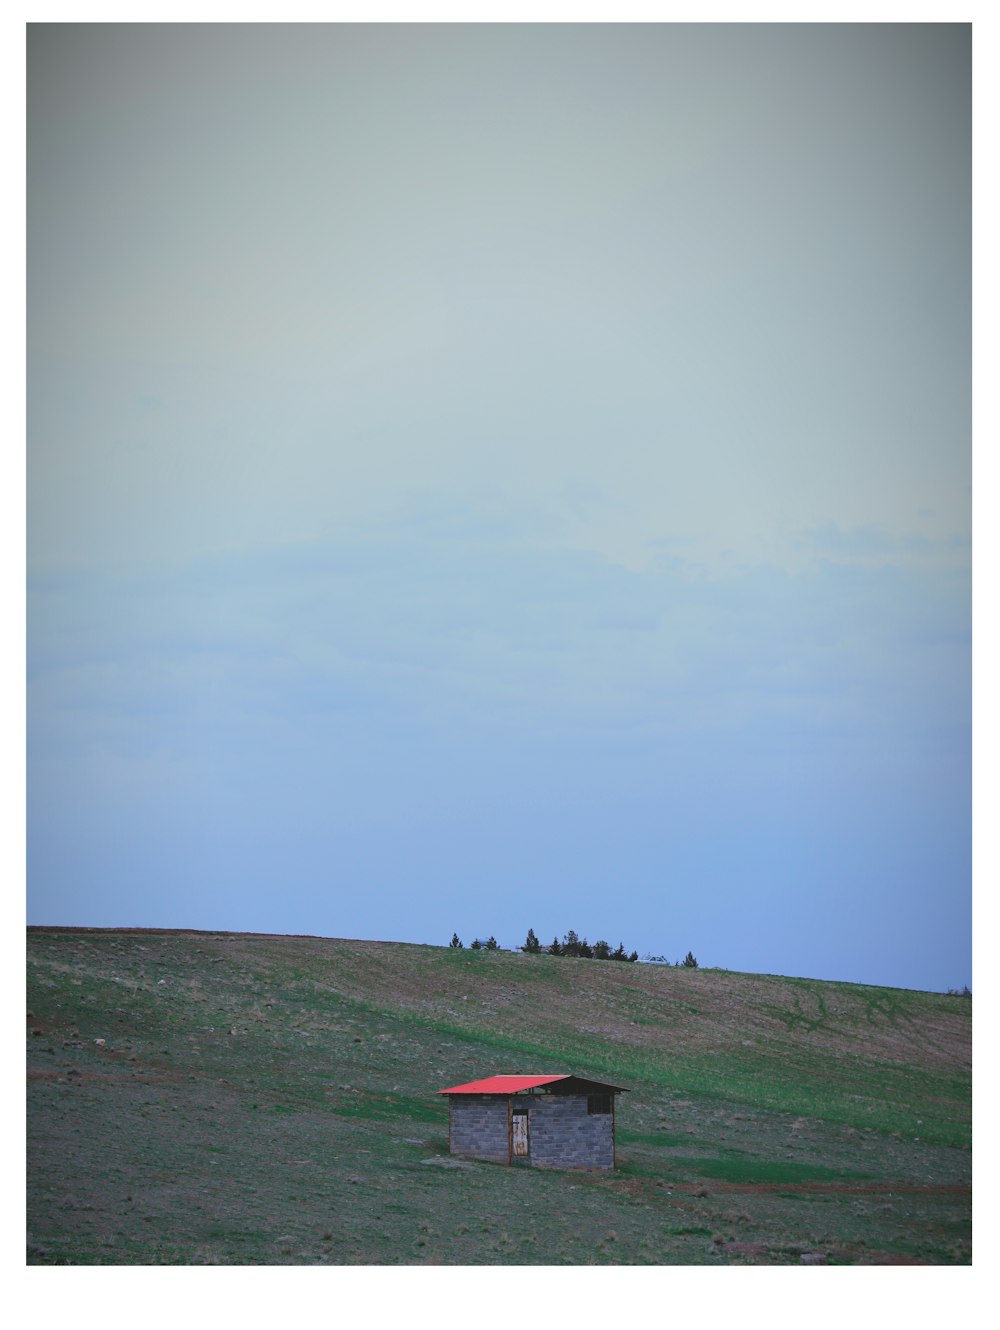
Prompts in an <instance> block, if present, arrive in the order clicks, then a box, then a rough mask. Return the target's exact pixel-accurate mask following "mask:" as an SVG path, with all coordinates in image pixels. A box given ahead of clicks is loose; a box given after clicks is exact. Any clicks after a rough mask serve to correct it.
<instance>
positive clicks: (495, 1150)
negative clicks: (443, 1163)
mask: <svg viewBox="0 0 1000 1330" xmlns="http://www.w3.org/2000/svg"><path fill="white" fill-rule="evenodd" d="M451 1152H452V1154H455V1155H472V1156H473V1157H474V1158H476V1159H498V1160H499V1161H500V1162H501V1163H503V1164H506V1163H507V1162H508V1161H509V1159H510V1141H509V1138H508V1135H507V1100H506V1098H505V1097H502V1096H499V1095H479V1094H476V1095H471V1094H469V1095H465V1094H463V1095H453V1096H452V1098H451Z"/></svg>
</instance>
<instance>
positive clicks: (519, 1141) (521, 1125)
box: [510, 1108, 528, 1159]
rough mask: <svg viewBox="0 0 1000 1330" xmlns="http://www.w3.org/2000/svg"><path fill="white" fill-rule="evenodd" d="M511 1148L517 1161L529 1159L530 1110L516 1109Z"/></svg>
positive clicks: (512, 1122) (512, 1125) (512, 1124)
mask: <svg viewBox="0 0 1000 1330" xmlns="http://www.w3.org/2000/svg"><path fill="white" fill-rule="evenodd" d="M510 1126H511V1132H510V1139H511V1148H512V1150H513V1154H514V1158H515V1159H527V1157H528V1110H527V1109H526V1108H520V1109H518V1108H515V1109H514V1115H513V1117H512V1118H511V1124H510Z"/></svg>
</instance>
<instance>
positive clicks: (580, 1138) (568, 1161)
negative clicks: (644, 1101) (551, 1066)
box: [438, 1074, 624, 1169]
mask: <svg viewBox="0 0 1000 1330" xmlns="http://www.w3.org/2000/svg"><path fill="white" fill-rule="evenodd" d="M623 1091H624V1087H623V1086H621V1085H607V1084H605V1083H604V1082H603V1081H591V1080H586V1079H585V1078H584V1077H582V1076H570V1075H567V1074H563V1075H560V1076H488V1077H487V1078H486V1079H485V1080H482V1081H469V1082H468V1083H467V1084H466V1085H453V1086H451V1088H450V1089H447V1090H439V1091H438V1093H439V1094H446V1095H447V1096H448V1148H449V1150H450V1151H451V1153H452V1154H454V1155H471V1156H472V1157H473V1158H476V1159H492V1160H495V1161H496V1162H497V1163H501V1164H534V1165H535V1166H537V1167H541V1168H546V1167H547V1168H602V1169H603V1168H614V1166H615V1095H618V1094H622V1093H623Z"/></svg>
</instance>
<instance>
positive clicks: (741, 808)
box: [27, 24, 971, 989]
mask: <svg viewBox="0 0 1000 1330" xmlns="http://www.w3.org/2000/svg"><path fill="white" fill-rule="evenodd" d="M28 53H29V60H28V246H29V249H28V253H29V287H28V317H29V324H28V331H29V336H28V527H27V535H28V702H27V706H28V841H27V845H28V907H27V912H28V921H29V923H62V924H92V925H116V924H119V925H126V924H136V925H143V924H144V925H149V926H164V927H168V926H176V927H188V928H197V927H205V928H212V929H217V928H218V929H222V928H225V929H247V930H265V931H272V932H308V933H316V934H323V935H329V936H350V937H379V938H390V939H396V940H400V941H427V942H440V943H444V942H446V941H447V940H448V938H450V936H451V933H452V931H453V930H454V929H457V930H458V931H459V933H460V934H462V936H463V937H465V938H466V939H467V940H471V937H472V936H474V935H476V934H477V933H478V934H480V935H482V936H485V935H487V934H488V933H494V934H495V935H496V936H497V937H498V938H499V939H500V940H501V942H505V943H509V944H511V945H513V944H516V943H518V942H520V941H522V940H523V938H524V935H525V933H526V932H527V929H528V928H529V927H533V928H534V929H535V931H536V933H538V935H539V936H540V937H543V938H545V939H546V940H547V939H549V938H551V937H552V936H553V934H556V933H558V934H559V935H560V936H561V935H562V934H563V933H564V932H565V931H566V930H567V929H569V928H574V929H576V930H577V931H578V932H580V933H584V934H586V935H587V936H588V937H590V938H591V940H594V939H596V938H598V937H605V938H607V939H608V940H610V941H611V942H612V944H613V945H614V944H617V942H618V941H619V940H621V941H624V942H625V944H626V946H627V947H628V948H632V947H635V948H637V949H638V950H639V951H640V953H646V952H653V953H657V954H659V953H665V954H667V955H669V956H670V957H671V959H674V958H677V957H681V956H683V955H684V954H685V952H686V951H687V950H688V949H691V950H693V951H694V952H695V954H696V955H697V956H698V958H699V960H700V961H701V963H702V964H705V965H719V966H724V967H726V968H731V969H740V970H753V971H768V972H778V973H787V974H804V975H814V976H819V977H826V978H831V979H844V980H857V981H863V982H869V983H883V984H899V985H903V986H907V987H916V988H937V989H941V988H947V987H952V986H961V984H963V983H965V982H970V983H971V678H970V674H971V654H970V652H971V640H970V639H971V570H970V566H971V547H970V526H971V522H970V505H971V439H970V432H971V431H970V415H971V400H970V374H971V360H970V356H971V351H970V303H971V299H970V221H971V215H970V187H971V180H970V151H971V142H970V139H971V135H970V102H969V97H970V69H969V55H970V50H969V29H968V27H965V26H962V25H954V26H950V25H934V26H924V27H921V26H913V25H897V26H879V25H871V26H868V25H865V26H852V25H820V26H814V27H805V26H804V27H798V26H788V25H777V26H771V25H767V26H764V25H759V26H755V25H749V26H727V25H722V26H698V25H691V26H679V25H669V24H667V25H658V26H656V25H654V26H647V27H641V26H640V27H635V26H625V25H623V26H615V25H610V26H602V27H587V26H573V25H567V26H559V27H548V26H531V25H524V26H521V25H510V26H481V27H469V28H466V27H456V26H444V27H441V26H432V25H425V26H392V25H390V26H388V27H365V26H360V27H358V26H353V27H348V26H343V25H339V26H338V25H330V26H325V27H319V28H315V29H306V28H301V27H281V26H277V27H273V26H267V27H241V26H231V27H211V26H206V27H200V26H184V25H181V26H176V27H129V26H115V25H111V26H96V25H94V26H83V27H72V26H64V25H51V26H46V27H44V28H37V27H36V28H35V29H34V30H33V31H32V32H31V35H30V38H29V47H28Z"/></svg>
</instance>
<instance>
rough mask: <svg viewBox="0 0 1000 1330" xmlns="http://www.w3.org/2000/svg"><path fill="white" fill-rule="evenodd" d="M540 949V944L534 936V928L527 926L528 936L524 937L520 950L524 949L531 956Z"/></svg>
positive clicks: (535, 954)
mask: <svg viewBox="0 0 1000 1330" xmlns="http://www.w3.org/2000/svg"><path fill="white" fill-rule="evenodd" d="M541 949H542V944H541V943H540V942H539V940H538V938H537V937H535V930H534V929H533V928H529V929H528V936H527V937H526V938H525V940H524V946H523V947H522V948H521V950H522V951H526V952H527V953H528V954H529V955H531V956H537V955H538V953H539V952H540V951H541Z"/></svg>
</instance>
